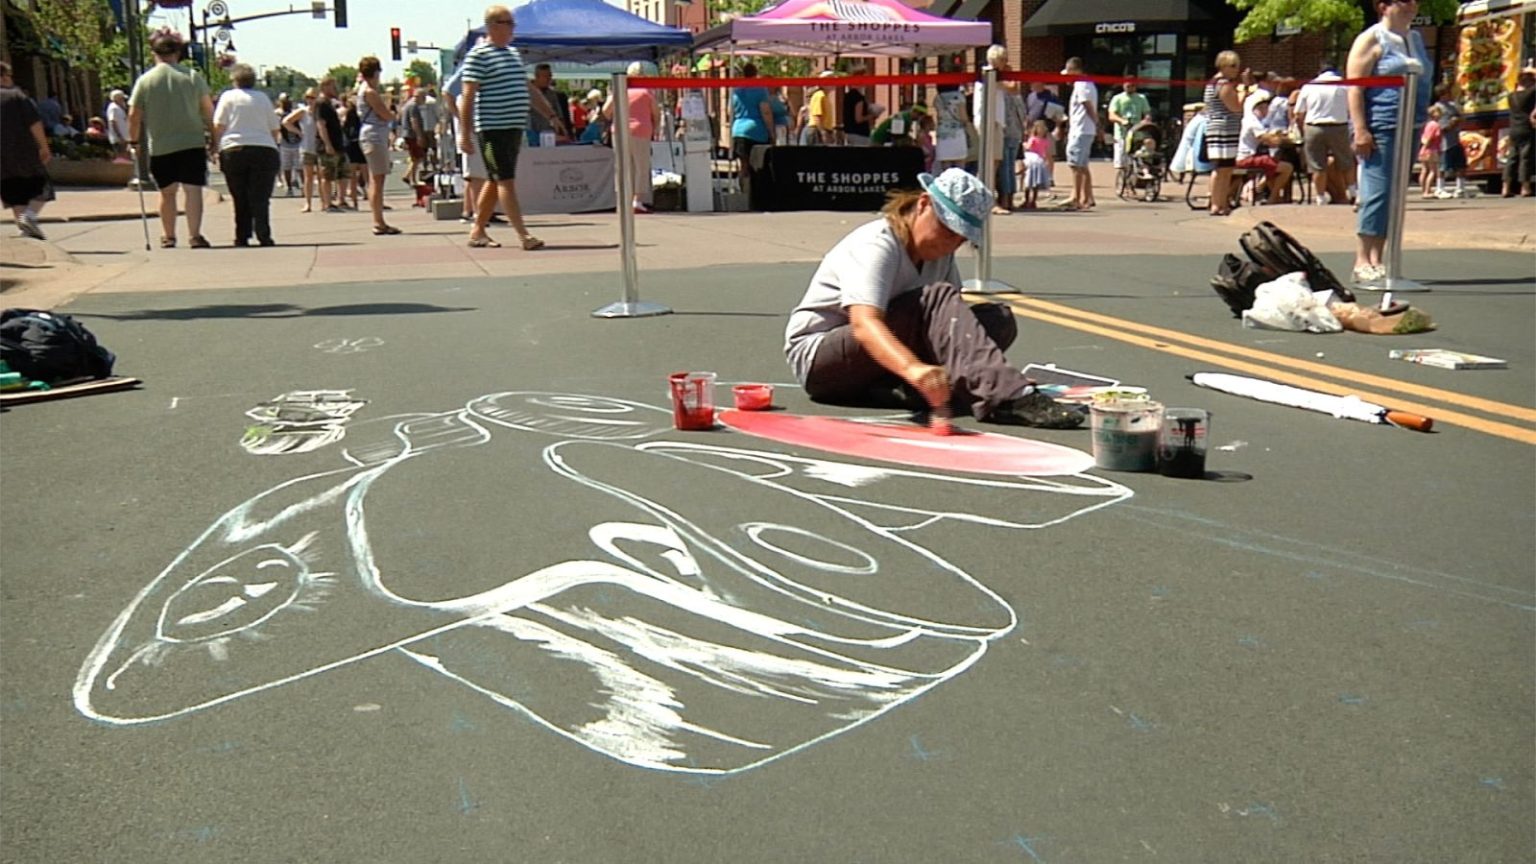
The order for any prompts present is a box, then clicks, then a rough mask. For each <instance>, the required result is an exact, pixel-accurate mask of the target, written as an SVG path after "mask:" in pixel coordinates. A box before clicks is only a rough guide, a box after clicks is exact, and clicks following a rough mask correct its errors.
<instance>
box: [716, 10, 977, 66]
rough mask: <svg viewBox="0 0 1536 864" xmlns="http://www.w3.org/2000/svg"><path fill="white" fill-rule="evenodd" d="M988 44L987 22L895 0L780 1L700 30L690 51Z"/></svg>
mask: <svg viewBox="0 0 1536 864" xmlns="http://www.w3.org/2000/svg"><path fill="white" fill-rule="evenodd" d="M991 42H992V24H991V23H990V22H987V21H954V20H951V19H949V18H940V17H938V16H937V15H929V14H928V13H927V12H923V11H921V10H918V9H913V8H912V7H910V6H906V5H904V4H902V3H901V2H900V0H784V2H783V3H780V4H778V5H776V6H772V7H769V8H768V9H764V10H763V11H762V12H759V13H758V14H756V15H748V16H744V17H741V18H737V19H736V20H734V21H729V22H727V23H725V24H721V25H720V26H718V27H714V28H711V29H709V30H706V31H704V32H703V33H700V34H699V37H698V38H697V39H695V40H694V43H693V50H694V51H696V52H698V51H728V52H731V53H735V54H776V55H791V56H824V55H828V54H834V55H840V56H843V57H917V56H921V55H924V54H942V53H946V52H949V51H954V50H956V49H959V48H967V47H972V46H977V45H989V44H991Z"/></svg>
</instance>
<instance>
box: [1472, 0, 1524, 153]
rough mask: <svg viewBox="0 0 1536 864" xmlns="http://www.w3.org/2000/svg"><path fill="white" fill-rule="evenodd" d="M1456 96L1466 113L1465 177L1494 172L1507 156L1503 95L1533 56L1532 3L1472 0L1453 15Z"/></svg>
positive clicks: (1506, 102)
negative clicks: (1456, 42) (1455, 28)
mask: <svg viewBox="0 0 1536 864" xmlns="http://www.w3.org/2000/svg"><path fill="white" fill-rule="evenodd" d="M1456 26H1457V30H1458V46H1457V53H1456V92H1457V93H1458V95H1459V98H1460V100H1461V108H1462V111H1463V112H1464V113H1465V115H1466V119H1465V122H1463V123H1462V128H1461V145H1462V147H1463V148H1464V149H1465V150H1466V151H1467V176H1468V177H1491V176H1495V175H1497V174H1499V172H1500V171H1501V170H1502V164H1503V162H1504V161H1506V160H1507V159H1508V158H1509V94H1510V93H1512V92H1514V89H1515V78H1516V77H1517V76H1518V74H1519V72H1520V67H1521V66H1523V65H1525V64H1526V63H1528V62H1530V61H1531V59H1532V58H1533V56H1536V0H1474V2H1471V3H1463V4H1461V9H1460V10H1459V11H1458V12H1457V13H1456Z"/></svg>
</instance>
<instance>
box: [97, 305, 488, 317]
mask: <svg viewBox="0 0 1536 864" xmlns="http://www.w3.org/2000/svg"><path fill="white" fill-rule="evenodd" d="M474 311H477V310H476V309H475V307H473V306H434V305H432V304H430V303H354V304H349V305H346V306H317V307H315V308H313V309H305V308H304V307H302V306H295V305H293V304H292V303H259V304H227V305H217V306H191V307H187V308H184V309H142V310H139V311H137V312H119V313H110V312H76V313H74V314H75V315H76V317H79V318H106V319H109V320H112V321H192V320H196V319H199V318H299V317H303V316H306V315H418V314H423V313H431V312H474Z"/></svg>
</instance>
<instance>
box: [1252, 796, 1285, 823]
mask: <svg viewBox="0 0 1536 864" xmlns="http://www.w3.org/2000/svg"><path fill="white" fill-rule="evenodd" d="M1248 815H1249V816H1268V817H1269V821H1271V822H1279V821H1280V814H1279V813H1276V812H1275V808H1274V807H1273V806H1271V805H1270V804H1267V803H1265V802H1263V801H1255V802H1253V803H1252V804H1249V805H1248Z"/></svg>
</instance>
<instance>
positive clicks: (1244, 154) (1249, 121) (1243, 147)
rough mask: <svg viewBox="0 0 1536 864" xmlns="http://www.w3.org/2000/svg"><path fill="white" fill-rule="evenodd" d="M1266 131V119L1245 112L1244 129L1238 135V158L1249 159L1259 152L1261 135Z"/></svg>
mask: <svg viewBox="0 0 1536 864" xmlns="http://www.w3.org/2000/svg"><path fill="white" fill-rule="evenodd" d="M1266 131H1268V130H1267V129H1266V128H1265V126H1264V121H1263V120H1260V119H1259V115H1257V114H1253V113H1248V114H1244V115H1243V125H1242V129H1241V130H1240V131H1239V132H1238V136H1237V158H1239V159H1247V158H1248V157H1249V156H1252V155H1254V154H1255V153H1257V152H1259V135H1261V134H1263V133H1264V132H1266Z"/></svg>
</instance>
